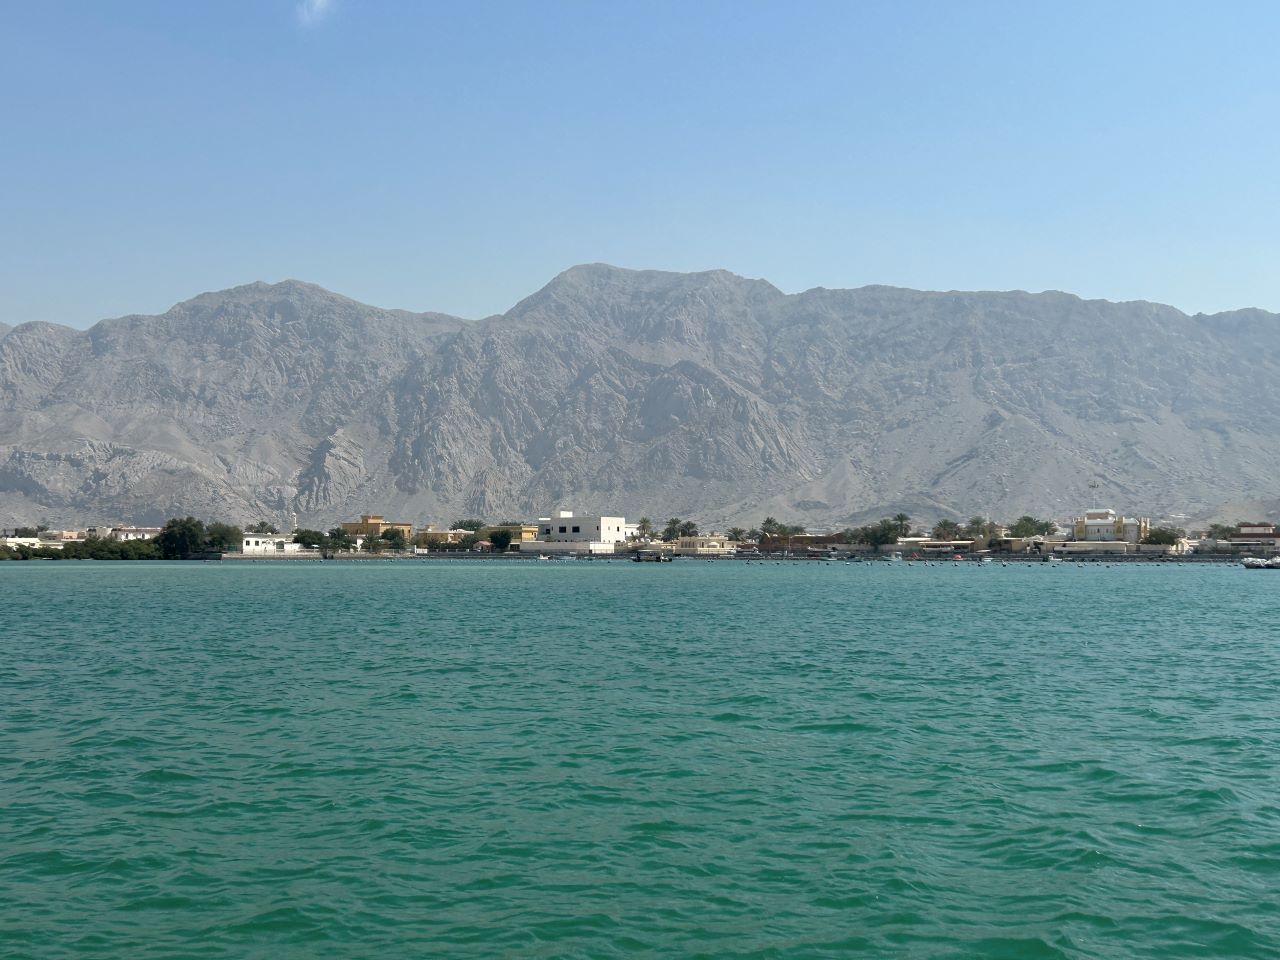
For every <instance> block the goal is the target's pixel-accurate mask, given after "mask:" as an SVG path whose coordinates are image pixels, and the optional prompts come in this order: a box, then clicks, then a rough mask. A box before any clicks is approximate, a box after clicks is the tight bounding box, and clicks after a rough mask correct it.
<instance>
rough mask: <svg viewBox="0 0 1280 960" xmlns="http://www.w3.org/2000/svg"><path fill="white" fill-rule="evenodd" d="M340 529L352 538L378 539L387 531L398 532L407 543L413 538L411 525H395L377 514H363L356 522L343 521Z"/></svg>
mask: <svg viewBox="0 0 1280 960" xmlns="http://www.w3.org/2000/svg"><path fill="white" fill-rule="evenodd" d="M342 529H343V530H345V531H347V533H349V534H351V535H352V536H353V537H380V536H382V535H383V534H384V533H386V532H387V531H389V530H399V531H400V534H401V536H403V537H404V539H405V541H406V542H408V541H409V540H411V539H412V538H413V524H411V523H396V522H394V521H390V520H387V518H386V517H384V516H382V514H379V513H365V514H361V515H360V519H359V520H358V521H357V520H344V521H343V523H342Z"/></svg>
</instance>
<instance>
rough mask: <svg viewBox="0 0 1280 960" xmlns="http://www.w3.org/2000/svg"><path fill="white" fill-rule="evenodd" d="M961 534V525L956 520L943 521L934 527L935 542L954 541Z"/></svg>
mask: <svg viewBox="0 0 1280 960" xmlns="http://www.w3.org/2000/svg"><path fill="white" fill-rule="evenodd" d="M959 532H960V524H958V523H956V522H955V521H954V520H946V519H943V520H939V521H938V522H937V523H935V524H934V525H933V538H934V539H935V540H954V539H955V538H956V534H958V533H959Z"/></svg>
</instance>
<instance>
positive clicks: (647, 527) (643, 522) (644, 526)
mask: <svg viewBox="0 0 1280 960" xmlns="http://www.w3.org/2000/svg"><path fill="white" fill-rule="evenodd" d="M636 536H637V537H639V538H640V539H641V540H651V539H652V538H653V521H652V520H650V519H649V518H648V517H641V518H640V522H639V523H637V524H636Z"/></svg>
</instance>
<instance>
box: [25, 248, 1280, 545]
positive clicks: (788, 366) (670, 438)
mask: <svg viewBox="0 0 1280 960" xmlns="http://www.w3.org/2000/svg"><path fill="white" fill-rule="evenodd" d="M1278 372H1280V318H1277V316H1275V315H1273V314H1268V313H1264V312H1262V311H1253V310H1246V311H1237V312H1233V313H1227V314H1218V315H1214V316H1203V315H1197V316H1187V315H1185V314H1183V313H1181V312H1179V311H1177V310H1175V309H1173V308H1171V307H1166V306H1160V305H1157V304H1150V303H1142V302H1138V303H1108V302H1104V301H1085V300H1080V299H1078V298H1076V297H1073V296H1070V295H1068V294H1062V293H1043V294H1027V293H1020V292H1013V293H924V292H918V291H912V290H901V289H893V288H887V287H864V288H862V289H858V290H825V289H816V290H810V291H807V292H805V293H801V294H796V295H791V296H788V295H784V294H782V293H781V292H780V291H778V290H777V289H775V288H774V287H772V286H771V285H769V284H768V283H766V282H764V281H761V280H747V279H743V278H741V277H737V276H734V275H732V274H729V273H726V272H723V271H713V272H709V273H699V274H673V273H660V272H654V271H629V270H620V269H617V268H613V267H608V266H603V265H592V266H584V267H575V268H573V269H571V270H568V271H566V272H565V273H563V274H561V275H560V276H559V277H557V278H555V279H554V280H553V281H552V282H551V283H550V284H548V285H547V286H546V287H545V288H543V289H542V290H540V291H538V292H537V293H535V294H534V295H533V296H531V297H529V298H528V299H526V300H524V301H522V302H521V303H519V304H517V305H516V306H515V307H513V308H512V309H511V310H510V311H508V312H507V313H506V314H505V315H502V316H498V317H491V318H489V319H487V320H483V321H478V322H466V321H462V320H459V319H457V318H452V317H447V316H443V315H440V314H410V313H405V312H401V311H391V310H379V309H377V308H373V307H368V306H364V305H362V304H358V303H356V302H354V301H351V300H348V299H346V298H344V297H340V296H337V295H335V294H332V293H329V292H327V291H324V290H322V289H320V288H318V287H315V286H311V285H308V284H303V283H297V282H292V281H290V282H285V283H280V284H274V285H267V284H261V283H258V284H251V285H249V286H245V287H238V288H236V289H233V290H228V291H223V292H220V293H209V294H205V295H203V296H200V297H197V298H195V299H194V300H190V301H187V302H185V303H182V304H179V305H177V306H176V307H174V308H173V309H172V310H170V311H169V312H167V313H165V314H163V315H162V316H158V317H124V318H120V319H116V320H104V321H102V322H101V323H99V324H97V325H96V326H94V327H93V328H92V329H90V330H88V331H76V330H71V329H67V328H64V327H59V326H55V325H50V324H39V323H32V324H24V325H22V326H19V327H17V328H15V329H13V330H12V331H10V332H8V333H7V334H6V333H5V331H4V329H3V328H0V525H3V524H13V523H16V522H19V521H31V520H38V519H47V520H49V521H50V522H51V523H54V524H63V523H73V522H90V521H113V520H131V521H136V522H143V521H158V520H161V519H163V518H165V517H167V516H170V515H172V514H175V513H179V512H182V513H195V514H197V515H203V516H209V517H213V516H218V517H225V518H228V519H232V520H239V521H244V520H251V519H256V518H259V517H269V518H273V519H276V520H277V521H280V520H286V519H288V518H289V516H290V514H291V513H294V512H296V513H297V515H298V517H299V519H300V520H301V521H302V522H304V523H306V524H308V525H320V524H327V523H331V522H333V521H336V520H338V519H340V518H343V517H349V516H353V515H356V514H358V513H359V512H360V511H362V510H364V511H374V512H384V513H386V514H388V515H393V516H395V517H396V518H402V519H406V520H410V521H414V522H420V521H426V520H435V521H442V520H446V521H447V520H449V519H451V518H453V517H455V516H458V515H462V514H468V515H472V514H474V515H481V516H487V517H494V518H496V517H499V516H507V515H510V516H521V517H529V516H535V515H537V514H539V513H541V512H545V511H546V510H549V509H552V508H554V507H555V506H557V505H569V506H573V507H575V508H578V509H581V510H583V511H588V510H609V511H616V512H621V513H625V514H626V515H628V516H639V515H641V514H648V515H650V516H652V517H664V518H665V517H666V516H670V515H677V514H678V515H681V516H692V517H694V518H696V519H698V520H700V521H701V522H702V523H704V524H714V525H717V526H723V525H725V524H727V523H730V522H744V523H746V522H751V521H758V520H759V518H760V517H762V516H764V515H765V514H766V513H773V514H775V515H777V516H779V517H785V518H787V519H791V520H798V521H802V522H806V523H809V524H811V525H816V524H833V525H839V524H845V523H849V522H854V521H860V520H863V519H866V518H873V517H878V516H881V515H883V514H885V513H893V512H897V511H899V510H905V511H906V512H908V513H910V514H912V515H913V516H917V517H920V518H922V519H933V518H936V517H942V516H968V515H970V514H972V513H983V514H989V515H995V516H1013V515H1016V514H1019V513H1023V512H1034V513H1040V514H1051V515H1055V516H1061V515H1065V514H1068V513H1070V512H1072V511H1074V510H1078V509H1081V508H1083V507H1086V506H1089V505H1095V504H1097V505H1112V506H1115V507H1116V508H1118V509H1124V510H1127V511H1140V512H1144V513H1150V514H1153V515H1157V516H1161V515H1173V514H1188V515H1191V516H1205V515H1209V514H1212V513H1213V512H1214V509H1215V507H1216V505H1218V504H1221V503H1224V502H1228V501H1234V502H1245V501H1258V500H1265V498H1270V497H1275V496H1277V495H1280V489H1277V483H1276V480H1275V478H1276V477H1277V476H1278V475H1280V449H1277V448H1276V445H1275V444H1273V443H1272V442H1271V441H1272V439H1273V438H1274V437H1275V436H1277V434H1278V433H1280V403H1278V402H1277V401H1276V400H1275V399H1273V397H1272V393H1271V391H1270V390H1269V389H1268V386H1269V384H1270V383H1272V382H1274V381H1275V378H1276V374H1277V373H1278Z"/></svg>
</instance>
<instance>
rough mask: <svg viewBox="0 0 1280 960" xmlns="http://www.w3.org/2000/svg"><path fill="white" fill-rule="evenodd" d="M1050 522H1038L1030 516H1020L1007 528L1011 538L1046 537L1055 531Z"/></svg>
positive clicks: (1053, 524) (1055, 526) (1055, 527)
mask: <svg viewBox="0 0 1280 960" xmlns="http://www.w3.org/2000/svg"><path fill="white" fill-rule="evenodd" d="M1057 526H1058V525H1057V524H1056V523H1054V522H1053V521H1052V520H1038V519H1036V518H1035V517H1032V516H1025V515H1024V516H1021V517H1019V518H1018V519H1017V520H1015V521H1013V525H1012V526H1011V527H1009V535H1010V536H1011V537H1036V536H1040V537H1047V536H1049V535H1050V534H1052V533H1053V531H1054V530H1055V529H1057Z"/></svg>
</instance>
